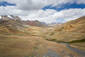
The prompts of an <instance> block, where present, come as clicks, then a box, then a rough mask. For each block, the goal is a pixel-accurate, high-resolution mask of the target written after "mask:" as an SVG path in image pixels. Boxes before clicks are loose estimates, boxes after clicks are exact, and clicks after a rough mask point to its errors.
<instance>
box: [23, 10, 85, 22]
mask: <svg viewBox="0 0 85 57" xmlns="http://www.w3.org/2000/svg"><path fill="white" fill-rule="evenodd" d="M81 16H85V9H68V10H63V11H60V12H58V11H55V10H53V9H48V10H46V11H44V10H39V11H35V12H31V13H30V14H29V15H28V16H21V18H22V19H24V20H39V21H41V22H46V23H53V22H57V20H58V19H61V20H64V22H66V21H69V20H73V19H76V18H79V17H81ZM61 22H62V21H61Z"/></svg>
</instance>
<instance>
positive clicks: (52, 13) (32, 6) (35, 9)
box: [0, 0, 85, 23]
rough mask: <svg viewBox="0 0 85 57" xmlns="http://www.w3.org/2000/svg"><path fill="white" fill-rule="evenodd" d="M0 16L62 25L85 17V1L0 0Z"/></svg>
mask: <svg viewBox="0 0 85 57" xmlns="http://www.w3.org/2000/svg"><path fill="white" fill-rule="evenodd" d="M0 15H14V16H19V17H20V18H21V19H22V20H39V21H41V22H46V23H64V22H67V21H70V20H74V19H77V18H79V17H82V16H85V0H23V1H21V0H0Z"/></svg>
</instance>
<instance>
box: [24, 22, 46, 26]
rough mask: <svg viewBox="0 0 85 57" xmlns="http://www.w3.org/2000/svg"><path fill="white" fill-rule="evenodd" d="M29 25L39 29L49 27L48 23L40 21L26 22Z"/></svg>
mask: <svg viewBox="0 0 85 57" xmlns="http://www.w3.org/2000/svg"><path fill="white" fill-rule="evenodd" d="M24 22H25V23H26V24H27V25H30V26H38V27H44V26H47V24H46V23H44V22H40V21H38V20H35V21H30V20H28V21H24Z"/></svg>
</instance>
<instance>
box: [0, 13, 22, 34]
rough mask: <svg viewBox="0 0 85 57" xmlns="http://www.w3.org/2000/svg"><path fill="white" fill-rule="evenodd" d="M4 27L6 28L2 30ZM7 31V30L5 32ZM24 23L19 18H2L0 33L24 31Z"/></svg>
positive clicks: (0, 19) (0, 17) (0, 18)
mask: <svg viewBox="0 0 85 57" xmlns="http://www.w3.org/2000/svg"><path fill="white" fill-rule="evenodd" d="M2 27H4V28H2ZM5 29H6V30H5ZM23 29H24V23H23V22H22V21H21V19H20V18H19V17H18V16H12V15H10V16H0V31H2V32H4V31H5V32H6V31H7V32H8V31H11V32H16V31H23Z"/></svg>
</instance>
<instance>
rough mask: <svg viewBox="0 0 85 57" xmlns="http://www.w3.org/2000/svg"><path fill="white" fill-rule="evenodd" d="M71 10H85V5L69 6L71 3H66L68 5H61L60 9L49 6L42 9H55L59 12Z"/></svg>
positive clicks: (73, 4) (74, 4)
mask: <svg viewBox="0 0 85 57" xmlns="http://www.w3.org/2000/svg"><path fill="white" fill-rule="evenodd" d="M71 8H82V9H83V8H85V4H76V3H72V4H69V3H66V4H62V5H60V7H57V6H52V5H48V6H45V7H44V8H42V9H43V10H46V9H54V10H57V11H61V10H65V9H71Z"/></svg>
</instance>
